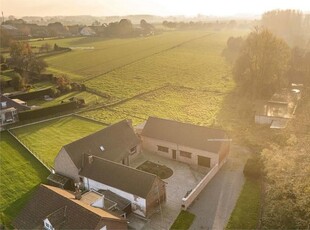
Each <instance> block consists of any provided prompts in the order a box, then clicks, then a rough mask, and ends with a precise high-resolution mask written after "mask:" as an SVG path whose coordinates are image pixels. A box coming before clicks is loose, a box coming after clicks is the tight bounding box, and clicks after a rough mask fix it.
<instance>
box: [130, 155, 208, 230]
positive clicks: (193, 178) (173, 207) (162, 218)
mask: <svg viewBox="0 0 310 230" xmlns="http://www.w3.org/2000/svg"><path fill="white" fill-rule="evenodd" d="M145 161H150V162H153V163H156V164H159V165H165V166H167V167H168V168H170V169H172V171H173V174H172V176H171V177H169V178H167V179H164V180H163V181H165V182H166V193H167V200H166V202H165V203H163V204H161V205H160V206H159V207H158V210H157V212H155V213H154V214H153V215H152V216H151V217H150V219H148V220H143V219H140V218H138V217H136V216H133V215H132V216H131V217H129V222H130V224H129V225H130V226H132V227H133V228H135V229H169V227H170V226H171V225H172V223H173V222H174V220H175V218H176V217H177V216H178V214H179V212H180V210H181V201H182V198H183V197H184V196H185V194H186V193H187V192H189V191H190V190H191V189H193V188H195V186H196V185H197V184H198V183H199V182H200V180H201V179H202V178H203V177H204V176H205V175H206V174H207V173H208V171H209V170H210V169H208V168H204V167H200V166H193V165H188V164H185V163H182V162H179V161H175V160H172V159H168V158H164V157H161V156H158V155H156V154H155V153H150V152H145V151H144V152H143V153H142V154H140V155H139V156H138V157H137V158H135V159H134V160H133V161H132V162H130V166H131V167H134V168H136V167H138V166H140V165H141V164H143V163H144V162H145Z"/></svg>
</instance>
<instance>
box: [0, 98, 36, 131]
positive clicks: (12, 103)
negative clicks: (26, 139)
mask: <svg viewBox="0 0 310 230" xmlns="http://www.w3.org/2000/svg"><path fill="white" fill-rule="evenodd" d="M29 109H30V107H28V106H27V104H26V103H25V102H24V101H22V100H19V99H11V98H9V97H7V96H4V95H2V94H0V127H2V126H5V125H7V124H12V123H15V122H17V121H18V112H21V111H25V110H29Z"/></svg>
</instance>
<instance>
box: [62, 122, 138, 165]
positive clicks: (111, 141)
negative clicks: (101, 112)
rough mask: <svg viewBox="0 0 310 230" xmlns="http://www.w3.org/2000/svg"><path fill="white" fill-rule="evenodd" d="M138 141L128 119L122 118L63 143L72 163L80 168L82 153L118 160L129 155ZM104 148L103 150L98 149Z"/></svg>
mask: <svg viewBox="0 0 310 230" xmlns="http://www.w3.org/2000/svg"><path fill="white" fill-rule="evenodd" d="M139 143H140V139H139V138H138V137H137V136H136V134H135V133H134V130H133V128H132V126H131V123H130V121H128V120H123V121H120V122H118V123H116V124H113V125H111V126H108V127H106V128H104V129H102V130H100V131H98V132H96V133H93V134H91V135H89V136H86V137H84V138H82V139H79V140H77V141H74V142H72V143H70V144H67V145H65V146H64V147H63V148H64V149H65V150H66V152H67V153H68V155H69V156H70V158H71V159H72V161H73V163H74V164H75V165H76V167H77V168H78V169H80V168H81V166H82V165H81V163H82V158H83V154H90V155H94V156H98V157H101V158H105V159H108V160H111V161H116V162H119V161H121V160H122V159H123V158H124V157H126V156H128V155H129V150H130V149H131V148H133V147H135V146H137V145H138V144H139ZM101 146H102V148H103V149H104V150H103V151H102V150H101V149H100V148H101Z"/></svg>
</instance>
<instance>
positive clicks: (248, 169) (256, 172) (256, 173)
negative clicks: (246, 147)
mask: <svg viewBox="0 0 310 230" xmlns="http://www.w3.org/2000/svg"><path fill="white" fill-rule="evenodd" d="M261 171H262V163H261V161H260V159H259V156H257V155H255V156H254V157H252V158H249V159H248V160H247V162H246V164H245V166H244V169H243V174H244V176H246V177H247V178H251V179H259V178H260V176H261Z"/></svg>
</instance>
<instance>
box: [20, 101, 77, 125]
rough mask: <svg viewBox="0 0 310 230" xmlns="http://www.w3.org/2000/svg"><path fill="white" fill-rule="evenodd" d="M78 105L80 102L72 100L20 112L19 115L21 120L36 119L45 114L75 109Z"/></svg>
mask: <svg viewBox="0 0 310 230" xmlns="http://www.w3.org/2000/svg"><path fill="white" fill-rule="evenodd" d="M78 107H79V104H78V102H77V101H70V102H65V103H62V104H59V105H54V106H50V107H45V108H42V109H34V110H28V111H24V112H20V113H18V117H19V120H20V121H25V120H29V119H36V118H41V117H44V116H49V115H53V114H57V113H62V112H65V111H69V110H74V109H76V108H78Z"/></svg>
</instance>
